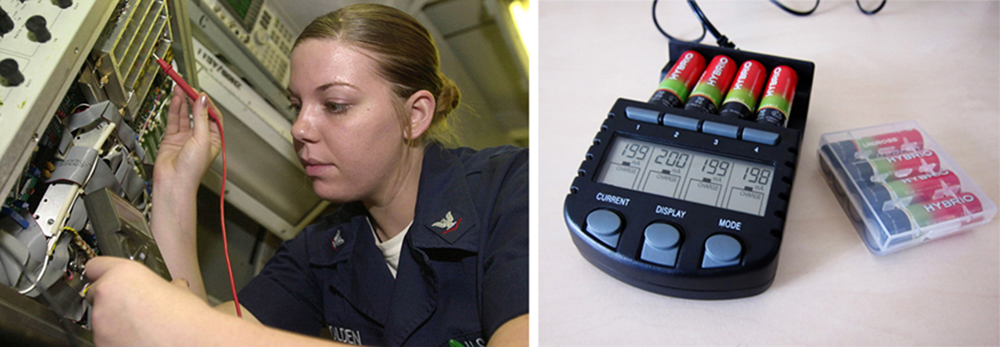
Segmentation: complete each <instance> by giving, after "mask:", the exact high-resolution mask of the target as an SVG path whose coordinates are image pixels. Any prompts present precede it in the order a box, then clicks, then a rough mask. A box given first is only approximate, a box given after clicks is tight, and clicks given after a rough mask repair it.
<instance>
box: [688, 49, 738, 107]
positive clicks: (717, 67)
mask: <svg viewBox="0 0 1000 347" xmlns="http://www.w3.org/2000/svg"><path fill="white" fill-rule="evenodd" d="M734 75H736V63H735V62H733V59H732V58H730V57H727V56H725V55H722V54H719V55H717V56H715V58H714V59H712V62H711V63H709V64H708V68H706V69H705V72H703V73H702V74H701V79H699V80H698V84H697V85H695V86H694V90H693V91H691V98H690V99H688V101H687V104H686V105H685V106H684V109H685V110H697V111H701V112H706V113H712V114H718V113H719V105H720V104H721V103H722V96H723V95H725V94H726V91H728V90H729V84H730V83H732V81H733V76H734Z"/></svg>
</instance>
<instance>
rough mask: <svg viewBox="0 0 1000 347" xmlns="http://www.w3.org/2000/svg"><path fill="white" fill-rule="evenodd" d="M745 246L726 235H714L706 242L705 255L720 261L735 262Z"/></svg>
mask: <svg viewBox="0 0 1000 347" xmlns="http://www.w3.org/2000/svg"><path fill="white" fill-rule="evenodd" d="M742 250H743V246H742V245H740V242H739V241H736V239H735V238H733V237H732V236H729V235H725V234H718V235H712V237H709V238H708V240H706V241H705V255H706V256H709V257H712V259H715V260H719V261H733V260H736V259H737V258H739V257H740V252H741V251H742Z"/></svg>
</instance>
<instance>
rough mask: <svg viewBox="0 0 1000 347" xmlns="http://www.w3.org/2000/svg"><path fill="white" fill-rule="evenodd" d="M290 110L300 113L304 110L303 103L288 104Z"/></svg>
mask: <svg viewBox="0 0 1000 347" xmlns="http://www.w3.org/2000/svg"><path fill="white" fill-rule="evenodd" d="M288 110H289V111H292V112H294V113H295V114H299V112H300V111H302V105H298V104H291V105H288Z"/></svg>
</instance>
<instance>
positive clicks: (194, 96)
mask: <svg viewBox="0 0 1000 347" xmlns="http://www.w3.org/2000/svg"><path fill="white" fill-rule="evenodd" d="M153 57H154V58H156V63H157V64H159V65H160V68H162V69H163V71H165V72H166V73H167V76H170V78H171V79H173V80H174V82H175V83H177V85H179V86H181V89H183V90H184V92H185V93H187V95H188V97H190V98H191V101H196V100H198V92H197V91H195V90H194V88H191V85H189V84H187V81H184V78H183V77H181V75H179V74H177V72H176V71H174V68H173V67H171V66H170V64H167V62H166V61H163V59H161V58H160V57H159V56H157V55H156V54H155V53H154V54H153ZM208 117H209V118H210V119H211V120H212V121H214V122H215V124H216V125H218V127H219V139H220V140H221V141H222V191H221V193H219V218H220V219H221V220H222V248H223V251H224V252H225V255H226V268H227V269H228V270H229V286H230V287H231V288H232V289H233V302H234V303H235V304H236V315H237V316H239V317H240V318H243V312H241V311H240V299H239V298H238V297H236V281H234V280H233V266H232V265H231V264H230V262H229V242H228V241H226V137H225V136H224V135H223V134H222V123H220V122H219V116H218V115H217V114H215V108H212V107H209V108H208Z"/></svg>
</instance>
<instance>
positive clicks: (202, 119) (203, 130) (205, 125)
mask: <svg viewBox="0 0 1000 347" xmlns="http://www.w3.org/2000/svg"><path fill="white" fill-rule="evenodd" d="M192 110H193V112H192V114H194V137H195V138H196V139H198V141H204V142H203V143H205V144H206V145H207V144H209V143H210V142H209V141H211V130H209V125H210V124H209V121H208V95H205V93H201V94H199V95H198V100H195V102H194V108H193V109H192Z"/></svg>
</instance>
